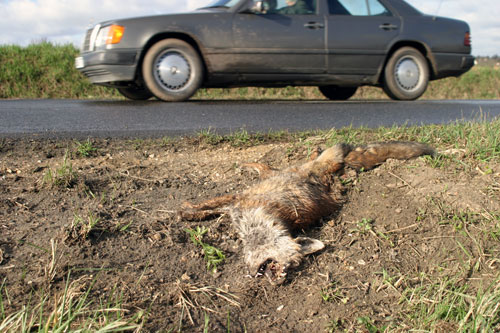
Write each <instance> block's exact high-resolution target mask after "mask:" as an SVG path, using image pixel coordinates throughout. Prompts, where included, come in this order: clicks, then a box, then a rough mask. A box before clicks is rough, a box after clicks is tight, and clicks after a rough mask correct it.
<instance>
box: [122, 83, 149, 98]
mask: <svg viewBox="0 0 500 333" xmlns="http://www.w3.org/2000/svg"><path fill="white" fill-rule="evenodd" d="M118 92H119V93H120V94H122V95H123V96H125V97H126V98H128V99H131V100H133V101H145V100H148V99H150V98H151V97H153V94H152V93H150V92H149V90H147V89H146V88H144V87H137V86H130V87H121V88H118Z"/></svg>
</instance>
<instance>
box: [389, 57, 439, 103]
mask: <svg viewBox="0 0 500 333" xmlns="http://www.w3.org/2000/svg"><path fill="white" fill-rule="evenodd" d="M383 83H384V84H383V88H384V91H385V93H386V94H387V95H388V96H389V97H390V98H392V99H397V100H415V99H417V98H419V97H420V96H422V94H423V93H424V92H425V90H426V89H427V85H428V84H429V65H428V64H427V60H426V59H425V57H424V56H423V55H422V53H420V52H419V51H418V50H417V49H415V48H413V47H402V48H400V49H399V50H397V51H396V52H394V54H393V55H392V56H391V57H390V58H389V61H388V62H387V65H386V66H385V69H384V82H383Z"/></svg>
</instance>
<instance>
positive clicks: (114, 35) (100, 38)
mask: <svg viewBox="0 0 500 333" xmlns="http://www.w3.org/2000/svg"><path fill="white" fill-rule="evenodd" d="M124 32H125V27H123V26H121V25H117V24H113V25H108V26H107V27H102V28H100V29H99V32H98V33H97V36H96V39H95V44H94V45H95V47H96V48H99V47H102V46H105V45H111V44H118V43H120V41H121V40H122V37H123V33H124Z"/></svg>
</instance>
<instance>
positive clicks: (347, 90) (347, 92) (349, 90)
mask: <svg viewBox="0 0 500 333" xmlns="http://www.w3.org/2000/svg"><path fill="white" fill-rule="evenodd" d="M318 88H319V91H321V93H322V94H323V96H325V97H326V98H328V99H330V100H332V101H345V100H348V99H349V98H351V97H352V96H353V95H354V94H355V93H356V90H358V87H337V86H319V87H318Z"/></svg>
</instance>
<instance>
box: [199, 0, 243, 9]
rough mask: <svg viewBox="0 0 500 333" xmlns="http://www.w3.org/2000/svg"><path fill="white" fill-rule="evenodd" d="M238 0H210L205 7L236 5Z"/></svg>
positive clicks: (229, 6)
mask: <svg viewBox="0 0 500 333" xmlns="http://www.w3.org/2000/svg"><path fill="white" fill-rule="evenodd" d="M238 2H240V0H216V1H212V3H210V4H209V5H208V6H206V8H216V7H225V8H231V7H232V6H234V5H236V4H237V3H238Z"/></svg>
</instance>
